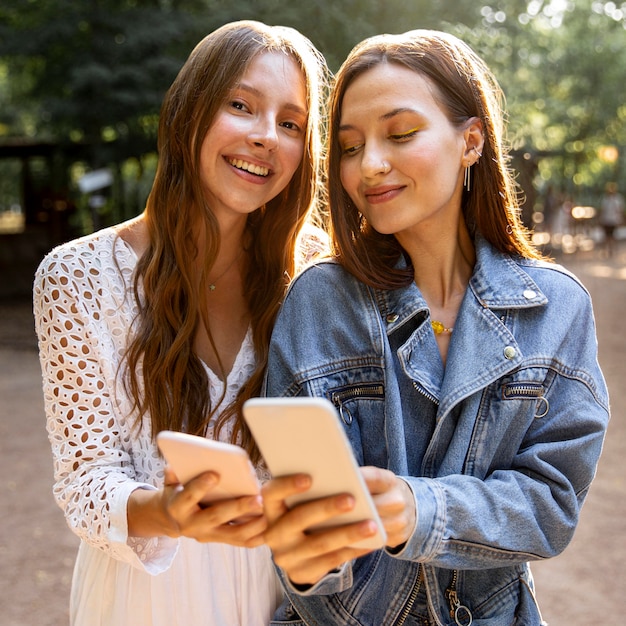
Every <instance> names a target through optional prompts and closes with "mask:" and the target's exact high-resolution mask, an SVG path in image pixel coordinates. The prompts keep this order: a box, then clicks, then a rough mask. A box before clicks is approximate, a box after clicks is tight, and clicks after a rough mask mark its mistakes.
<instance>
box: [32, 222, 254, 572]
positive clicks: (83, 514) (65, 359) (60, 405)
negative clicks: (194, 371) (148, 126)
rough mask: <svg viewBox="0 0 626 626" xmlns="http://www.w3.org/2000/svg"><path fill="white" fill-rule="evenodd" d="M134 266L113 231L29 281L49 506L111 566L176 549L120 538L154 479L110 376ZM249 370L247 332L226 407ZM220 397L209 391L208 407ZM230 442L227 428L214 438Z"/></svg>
mask: <svg viewBox="0 0 626 626" xmlns="http://www.w3.org/2000/svg"><path fill="white" fill-rule="evenodd" d="M136 261H137V259H136V257H135V255H134V253H133V252H132V251H131V250H130V248H128V247H127V245H126V244H125V243H124V242H123V240H121V239H119V238H118V237H117V236H116V234H115V232H114V231H113V230H112V229H107V230H104V231H101V232H99V233H96V234H95V235H90V236H88V237H84V238H82V239H81V240H78V241H74V242H70V243H69V244H64V245H63V246H60V247H59V248H56V249H55V250H53V251H52V252H51V253H49V254H48V256H47V257H46V258H45V259H44V260H43V261H42V263H41V265H40V267H39V269H38V271H37V274H36V277H35V285H34V291H33V307H34V314H35V324H36V330H37V334H38V339H39V351H40V362H41V367H42V374H43V391H44V402H45V408H46V418H47V428H48V435H49V439H50V443H51V446H52V452H53V460H54V473H55V485H54V496H55V498H56V500H57V502H58V504H59V506H60V507H61V508H62V509H63V510H64V512H65V516H66V520H67V523H68V525H69V526H70V527H71V528H72V530H73V531H74V532H75V533H76V534H77V535H78V536H79V537H80V538H81V539H83V540H84V541H86V542H87V543H89V544H91V545H92V546H96V547H98V548H100V549H102V550H105V551H107V552H109V553H110V554H111V555H112V556H114V557H115V558H118V559H120V560H125V561H129V562H132V561H137V560H139V561H140V562H143V563H144V564H145V563H147V562H159V561H160V560H165V559H167V558H169V557H171V553H172V550H173V547H172V543H174V545H175V542H172V540H171V539H168V538H153V539H143V538H130V539H129V538H128V537H127V528H126V504H127V500H128V496H129V495H130V493H131V492H132V491H133V490H134V489H136V488H138V487H149V486H157V485H160V484H161V483H162V479H163V461H162V460H161V458H160V456H159V454H158V451H157V449H156V447H155V446H154V444H153V443H152V440H151V436H150V427H149V424H146V423H145V422H144V425H143V426H142V428H141V430H140V431H137V428H136V427H135V425H134V421H133V419H132V417H129V415H130V407H131V403H130V400H129V399H128V398H127V397H126V395H125V393H124V390H123V387H122V385H121V384H120V383H119V377H118V376H117V373H118V368H119V366H120V363H121V360H122V356H123V353H124V348H125V344H126V339H127V333H128V329H129V328H130V327H131V324H132V322H133V320H134V318H135V316H136V313H137V310H136V305H135V302H134V297H133V295H132V292H131V289H130V286H131V285H132V277H133V272H134V269H135V265H136ZM253 369H254V350H253V344H252V338H251V332H250V331H249V332H248V335H247V337H246V341H244V345H243V346H242V350H241V353H240V355H239V356H238V358H237V363H236V364H235V367H233V370H232V371H231V373H230V374H229V377H228V380H227V385H228V389H227V394H226V398H225V402H230V401H231V400H232V398H234V396H235V395H236V393H237V391H238V390H239V387H240V386H241V384H243V382H244V381H245V380H246V379H247V378H248V377H249V376H250V373H251V372H252V371H253ZM216 381H217V379H216V380H212V381H211V382H212V383H213V384H215V383H216ZM217 382H219V381H217ZM220 384H221V383H220ZM220 391H221V389H220V388H218V387H217V386H213V385H212V399H213V400H215V398H219V396H220V395H221V394H220ZM145 421H147V420H145ZM230 432H232V426H230V428H225V429H224V433H223V436H225V437H228V434H229V433H230ZM168 555H169V557H168Z"/></svg>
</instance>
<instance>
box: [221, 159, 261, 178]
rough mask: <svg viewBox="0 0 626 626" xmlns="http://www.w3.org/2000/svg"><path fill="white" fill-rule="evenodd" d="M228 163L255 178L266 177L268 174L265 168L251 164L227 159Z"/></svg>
mask: <svg viewBox="0 0 626 626" xmlns="http://www.w3.org/2000/svg"><path fill="white" fill-rule="evenodd" d="M228 162H229V163H230V164H231V165H233V166H234V167H236V168H237V169H239V170H245V171H246V172H250V173H251V174H256V175H257V176H267V175H268V174H269V173H270V171H269V169H268V168H267V167H261V166H260V165H254V164H252V163H248V162H247V161H242V160H241V159H229V160H228Z"/></svg>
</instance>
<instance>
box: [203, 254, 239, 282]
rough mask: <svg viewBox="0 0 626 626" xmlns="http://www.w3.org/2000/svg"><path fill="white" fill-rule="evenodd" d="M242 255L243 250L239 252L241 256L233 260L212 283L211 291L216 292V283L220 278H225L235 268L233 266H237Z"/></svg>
mask: <svg viewBox="0 0 626 626" xmlns="http://www.w3.org/2000/svg"><path fill="white" fill-rule="evenodd" d="M242 254H243V248H241V250H239V254H238V255H237V256H236V257H235V258H234V259H233V260H232V262H231V264H230V265H229V266H228V267H227V268H226V269H225V270H224V271H223V272H222V273H221V274H220V275H219V276H218V277H217V278H216V279H215V280H214V281H212V282H211V284H210V285H209V289H210V290H211V291H215V283H216V282H218V281H219V280H220V278H223V277H224V276H225V275H226V274H227V273H228V271H229V270H230V269H231V268H232V267H233V265H235V263H236V262H237V261H238V260H239V257H241V255H242Z"/></svg>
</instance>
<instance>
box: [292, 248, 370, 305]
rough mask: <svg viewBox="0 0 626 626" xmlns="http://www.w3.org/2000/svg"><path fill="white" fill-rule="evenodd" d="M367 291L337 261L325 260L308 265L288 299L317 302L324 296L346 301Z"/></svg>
mask: <svg viewBox="0 0 626 626" xmlns="http://www.w3.org/2000/svg"><path fill="white" fill-rule="evenodd" d="M365 290H367V287H366V286H365V285H363V284H362V283H361V282H359V281H358V280H357V279H356V278H355V277H354V276H352V274H350V273H349V272H347V271H346V270H345V269H344V268H343V266H342V265H340V264H339V263H338V262H337V261H336V260H335V259H333V258H325V259H321V260H318V261H316V262H314V263H312V264H310V265H308V266H307V267H306V268H305V269H304V270H303V271H302V272H301V273H300V274H299V275H298V276H296V278H294V280H293V281H292V282H291V284H290V286H289V290H288V291H287V296H286V299H290V298H291V299H294V298H295V299H298V300H302V299H313V300H316V299H318V298H320V297H322V296H323V297H327V298H328V297H333V298H339V299H345V298H350V297H353V296H354V295H355V294H357V293H363V292H364V291H365Z"/></svg>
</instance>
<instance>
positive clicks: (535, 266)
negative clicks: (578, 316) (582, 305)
mask: <svg viewBox="0 0 626 626" xmlns="http://www.w3.org/2000/svg"><path fill="white" fill-rule="evenodd" d="M517 264H518V266H519V267H520V268H521V269H522V270H523V271H524V272H526V273H527V274H528V275H529V276H530V277H531V278H532V279H533V280H534V281H535V282H536V283H537V285H538V286H539V288H540V289H541V290H542V291H543V292H544V293H545V295H546V296H547V298H548V300H553V299H554V298H555V297H561V298H563V297H571V298H580V299H581V300H589V299H590V295H589V292H588V290H587V288H586V287H585V285H584V284H583V283H582V281H581V280H580V279H579V278H578V276H576V274H574V273H573V272H572V271H570V270H568V269H567V268H565V267H564V266H563V265H560V264H559V263H554V262H551V261H536V260H530V259H523V260H518V261H517Z"/></svg>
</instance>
